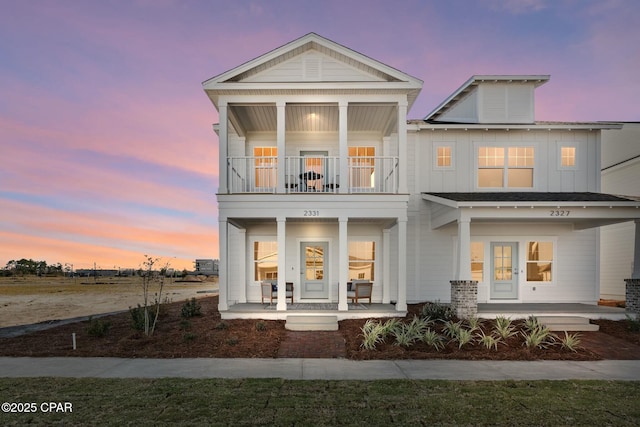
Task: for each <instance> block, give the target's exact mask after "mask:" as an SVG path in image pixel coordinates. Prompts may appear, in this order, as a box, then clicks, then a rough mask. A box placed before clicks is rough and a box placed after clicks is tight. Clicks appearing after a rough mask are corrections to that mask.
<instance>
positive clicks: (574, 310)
mask: <svg viewBox="0 0 640 427" xmlns="http://www.w3.org/2000/svg"><path fill="white" fill-rule="evenodd" d="M625 314H626V311H625V309H624V308H619V307H607V306H603V305H594V304H581V303H479V304H478V317H479V318H482V319H494V318H496V317H497V316H505V317H510V318H511V319H526V318H527V317H529V316H536V317H541V316H545V317H585V318H588V319H609V320H624V319H625V318H626V316H625Z"/></svg>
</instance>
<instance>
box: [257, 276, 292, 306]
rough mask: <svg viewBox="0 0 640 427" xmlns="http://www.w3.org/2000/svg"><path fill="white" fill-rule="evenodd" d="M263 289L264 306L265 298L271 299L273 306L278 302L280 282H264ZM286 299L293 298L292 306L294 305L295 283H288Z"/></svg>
mask: <svg viewBox="0 0 640 427" xmlns="http://www.w3.org/2000/svg"><path fill="white" fill-rule="evenodd" d="M260 287H261V288H262V304H264V300H265V298H268V299H269V305H271V304H273V300H276V301H277V300H278V281H277V280H271V281H264V282H262V283H260ZM285 295H286V298H291V304H293V282H287V283H286V290H285Z"/></svg>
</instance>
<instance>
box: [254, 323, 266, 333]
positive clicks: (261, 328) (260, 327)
mask: <svg viewBox="0 0 640 427" xmlns="http://www.w3.org/2000/svg"><path fill="white" fill-rule="evenodd" d="M266 330H267V325H266V324H265V323H264V322H262V321H260V322H257V323H256V331H258V332H264V331H266Z"/></svg>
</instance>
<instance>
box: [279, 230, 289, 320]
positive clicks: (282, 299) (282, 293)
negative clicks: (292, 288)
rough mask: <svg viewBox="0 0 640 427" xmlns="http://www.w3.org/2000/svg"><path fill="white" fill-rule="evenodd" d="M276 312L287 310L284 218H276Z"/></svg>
mask: <svg viewBox="0 0 640 427" xmlns="http://www.w3.org/2000/svg"><path fill="white" fill-rule="evenodd" d="M277 222H278V305H277V310H278V311H286V310H287V292H286V290H287V278H286V276H287V271H286V269H287V262H286V261H287V257H286V255H287V251H286V241H287V233H286V230H287V220H286V218H284V217H278V219H277Z"/></svg>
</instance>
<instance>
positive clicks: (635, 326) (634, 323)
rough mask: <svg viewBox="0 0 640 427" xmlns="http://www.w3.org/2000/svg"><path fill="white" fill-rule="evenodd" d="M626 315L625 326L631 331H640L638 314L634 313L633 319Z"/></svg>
mask: <svg viewBox="0 0 640 427" xmlns="http://www.w3.org/2000/svg"><path fill="white" fill-rule="evenodd" d="M625 316H627V326H628V327H629V330H630V331H631V332H640V315H638V314H636V318H635V319H634V318H633V317H631V316H630V315H628V314H625Z"/></svg>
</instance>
